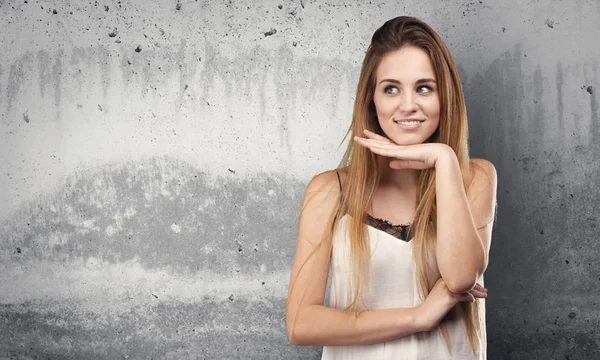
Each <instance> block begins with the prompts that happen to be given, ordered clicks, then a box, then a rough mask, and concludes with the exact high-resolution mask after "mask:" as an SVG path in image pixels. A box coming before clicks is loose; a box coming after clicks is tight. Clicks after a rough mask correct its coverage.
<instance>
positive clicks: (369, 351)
mask: <svg viewBox="0 0 600 360" xmlns="http://www.w3.org/2000/svg"><path fill="white" fill-rule="evenodd" d="M349 219H350V216H349V215H344V216H343V217H342V218H341V219H340V220H339V221H340V224H339V226H338V227H337V230H336V232H335V233H334V235H333V252H332V258H331V266H332V268H331V271H332V278H331V288H330V293H329V306H330V307H333V308H338V309H344V308H346V307H347V306H348V305H349V304H350V302H351V299H352V294H353V291H352V287H351V283H352V280H351V279H352V277H351V269H352V267H351V264H350V256H349V255H350V243H349V235H348V233H347V229H348V223H349ZM368 235H369V240H370V246H371V253H372V257H371V271H370V275H369V279H370V280H369V283H368V284H366V286H365V289H364V290H363V300H362V304H361V306H360V309H361V310H378V309H387V308H402V307H415V306H417V305H419V304H420V303H421V300H420V299H419V294H418V290H417V284H416V277H415V271H414V262H413V258H412V249H413V240H412V239H411V240H410V241H409V242H405V241H402V240H400V239H397V238H396V237H394V236H392V235H390V234H388V233H386V232H385V231H382V230H379V229H376V228H374V227H371V226H368ZM479 301H480V302H481V303H480V304H481V309H482V310H483V309H484V308H485V306H484V302H483V301H482V299H480V300H479ZM461 311H462V309H461V308H460V306H456V307H455V308H454V309H453V310H452V311H451V315H452V319H450V320H448V321H446V323H447V327H448V332H449V334H450V338H451V339H452V353H450V352H449V351H448V348H447V346H446V342H445V340H444V338H443V336H442V333H441V332H440V331H439V329H436V330H434V331H430V332H420V333H417V334H412V335H408V336H405V337H402V338H398V339H396V340H392V341H386V342H384V343H379V344H373V345H349V346H324V347H323V355H322V359H324V360H338V359H343V360H346V359H348V360H349V359H357V360H370V359H377V360H379V359H382V360H383V359H394V360H396V359H410V360H413V359H415V360H417V359H418V360H425V359H431V360H439V359H456V360H459V359H460V360H470V359H477V360H481V359H485V358H486V336H485V317H483V316H482V318H481V328H482V330H483V339H482V341H480V342H481V346H480V351H479V354H474V353H473V352H472V350H471V345H470V342H469V340H468V337H467V332H466V326H465V323H464V320H463V319H462V317H461V316H460V315H461Z"/></svg>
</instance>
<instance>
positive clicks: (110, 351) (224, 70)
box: [0, 0, 600, 359]
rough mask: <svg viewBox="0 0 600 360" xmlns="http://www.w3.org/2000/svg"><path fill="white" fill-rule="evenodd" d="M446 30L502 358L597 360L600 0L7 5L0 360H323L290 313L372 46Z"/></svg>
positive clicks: (0, 68) (137, 0) (2, 13)
mask: <svg viewBox="0 0 600 360" xmlns="http://www.w3.org/2000/svg"><path fill="white" fill-rule="evenodd" d="M401 14H408V15H414V16H417V17H420V18H422V19H423V20H425V21H426V22H428V23H430V24H431V25H432V26H433V27H434V28H435V29H436V30H438V32H439V33H440V34H441V35H442V37H443V38H444V40H445V41H446V43H447V44H448V45H449V47H450V48H451V51H452V53H453V55H454V57H455V60H456V62H457V64H458V65H459V68H460V72H461V77H462V81H463V85H464V90H465V94H466V98H467V105H468V112H469V121H470V123H469V126H470V140H471V155H472V156H473V157H483V158H487V159H489V160H490V161H492V162H493V163H494V164H495V165H496V168H497V170H498V175H499V186H498V203H499V207H498V218H497V223H496V227H495V230H494V236H493V242H492V249H491V258H490V266H489V268H488V271H487V273H486V285H487V287H488V288H489V291H490V292H489V294H490V295H489V298H488V300H487V305H486V306H487V319H488V339H489V344H488V352H489V358H490V359H549V358H555V359H594V358H599V357H600V350H599V347H600V333H599V332H598V328H599V325H600V319H599V312H598V299H597V294H598V293H599V291H600V265H599V263H598V258H599V257H600V250H599V248H598V246H597V245H596V243H597V241H598V225H599V219H598V211H597V207H598V204H600V191H598V189H597V182H598V179H600V167H599V166H598V160H597V159H598V158H600V145H599V144H598V141H597V140H598V135H600V130H599V128H598V127H599V126H600V122H599V116H600V110H599V105H598V91H599V87H600V85H599V73H598V65H599V60H598V59H600V47H598V46H597V35H598V34H599V33H600V5H599V3H598V2H597V1H584V0H574V1H569V2H555V1H550V0H535V1H528V2H527V3H526V4H525V3H523V2H518V1H455V0H452V1H415V0H409V1H403V2H398V1H385V2H378V1H372V2H357V1H356V2H355V1H327V2H324V1H314V0H313V1H310V0H294V1H262V2H255V1H248V0H240V1H223V2H211V1H207V0H201V1H192V0H183V1H179V0H177V1H175V0H173V1H141V0H123V1H109V0H107V1H74V0H72V1H35V0H28V1H7V0H4V1H0V27H1V31H0V154H1V156H0V189H1V190H0V272H1V274H2V276H1V277H0V358H8V359H10V358H15V359H36V358H51V359H54V358H68V359H104V358H110V359H116V358H125V359H138V358H139V359H142V358H143V359H148V358H154V359H185V358H190V359H193V358H256V359H262V358H285V359H292V358H313V359H316V358H319V356H320V349H319V348H318V347H316V348H312V347H296V346H293V345H290V344H289V342H288V340H287V337H286V335H285V325H284V311H285V300H286V294H287V282H288V278H289V269H290V266H291V262H292V259H293V255H294V250H295V242H296V231H297V218H298V214H299V209H300V203H301V200H302V194H303V189H304V187H305V186H306V184H307V182H308V181H309V180H310V178H311V177H312V176H313V175H315V174H316V173H319V172H321V171H324V170H327V169H331V168H333V167H335V166H336V165H337V163H338V161H339V159H340V157H341V155H342V152H343V146H342V148H339V149H338V145H339V144H340V142H341V141H342V139H343V135H344V132H345V130H346V129H347V127H348V125H349V123H350V118H351V112H352V103H353V99H354V93H355V87H356V84H357V81H358V74H359V71H360V64H361V61H362V58H363V56H364V52H365V50H366V47H367V45H368V43H369V41H370V36H371V34H372V33H373V31H374V30H375V29H376V28H377V27H379V26H380V25H381V24H383V22H384V21H385V20H388V19H389V18H392V17H394V16H396V15H401Z"/></svg>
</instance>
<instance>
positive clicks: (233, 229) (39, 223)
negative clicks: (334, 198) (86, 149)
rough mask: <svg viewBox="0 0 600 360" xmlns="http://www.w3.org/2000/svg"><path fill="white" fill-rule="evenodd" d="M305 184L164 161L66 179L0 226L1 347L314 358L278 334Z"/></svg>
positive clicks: (37, 352)
mask: <svg viewBox="0 0 600 360" xmlns="http://www.w3.org/2000/svg"><path fill="white" fill-rule="evenodd" d="M303 188H304V184H301V183H300V182H298V181H296V180H294V179H291V178H288V177H286V176H285V175H269V174H259V175H254V176H253V177H251V178H247V179H239V178H238V177H236V175H235V173H234V172H233V171H231V176H230V177H228V178H213V177H211V176H210V175H209V174H207V173H205V172H202V171H201V170H199V169H197V168H194V167H193V166H191V165H189V164H187V163H184V162H181V161H179V160H175V159H172V158H167V157H161V158H152V159H148V160H146V161H141V162H131V163H126V164H121V165H111V166H108V167H106V168H103V169H99V170H96V171H89V172H85V173H82V174H79V175H77V176H74V177H72V178H71V179H69V180H68V181H67V182H66V184H65V185H64V186H63V187H62V188H60V189H58V190H57V191H56V192H55V193H54V194H52V195H49V196H47V197H46V198H45V199H44V200H43V201H40V202H38V203H32V204H28V205H26V206H25V207H24V208H22V209H21V210H20V211H18V212H17V213H16V214H15V215H14V216H12V217H11V218H9V219H8V220H6V221H5V222H4V223H3V224H2V227H1V230H0V247H1V248H2V251H1V252H0V254H1V255H0V263H1V264H3V266H2V273H3V275H4V276H3V277H2V279H0V294H1V295H0V304H1V305H0V306H2V310H1V311H0V316H1V319H2V320H1V321H2V323H3V324H2V326H0V338H1V339H2V340H1V341H0V354H1V355H2V356H9V357H10V356H17V355H18V356H25V357H26V358H28V357H31V358H35V357H39V356H42V355H43V356H50V357H54V356H60V357H65V356H66V357H68V358H86V359H93V358H106V357H113V358H120V357H123V356H125V358H128V357H131V358H138V357H139V358H151V357H154V358H156V357H159V358H177V359H180V358H185V357H187V356H190V357H193V358H196V357H208V358H222V357H240V356H241V357H247V356H250V357H254V358H264V357H271V356H273V357H277V358H295V357H303V358H306V357H307V356H308V357H318V356H319V352H320V350H319V349H317V348H298V347H294V346H292V345H290V344H289V342H288V340H287V337H286V334H285V322H284V317H285V301H286V296H287V282H288V277H289V268H290V267H291V263H292V260H293V254H294V250H295V246H296V236H297V218H298V214H299V210H300V204H301V194H302V191H303Z"/></svg>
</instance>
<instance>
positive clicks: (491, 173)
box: [469, 158, 497, 182]
mask: <svg viewBox="0 0 600 360" xmlns="http://www.w3.org/2000/svg"><path fill="white" fill-rule="evenodd" d="M469 164H470V166H471V174H472V176H473V180H475V178H476V177H484V178H485V179H487V181H489V182H493V181H494V179H496V177H497V173H496V167H495V166H494V164H492V162H491V161H489V160H486V159H482V158H471V159H470V161H469Z"/></svg>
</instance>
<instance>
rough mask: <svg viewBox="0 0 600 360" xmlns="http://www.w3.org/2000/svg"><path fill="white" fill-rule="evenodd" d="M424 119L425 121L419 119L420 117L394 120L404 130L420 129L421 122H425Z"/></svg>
mask: <svg viewBox="0 0 600 360" xmlns="http://www.w3.org/2000/svg"><path fill="white" fill-rule="evenodd" d="M423 121H425V120H419V119H404V120H394V122H395V123H396V124H398V126H399V127H400V128H401V129H403V130H414V129H418V128H419V127H420V126H421V124H422V123H423Z"/></svg>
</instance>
